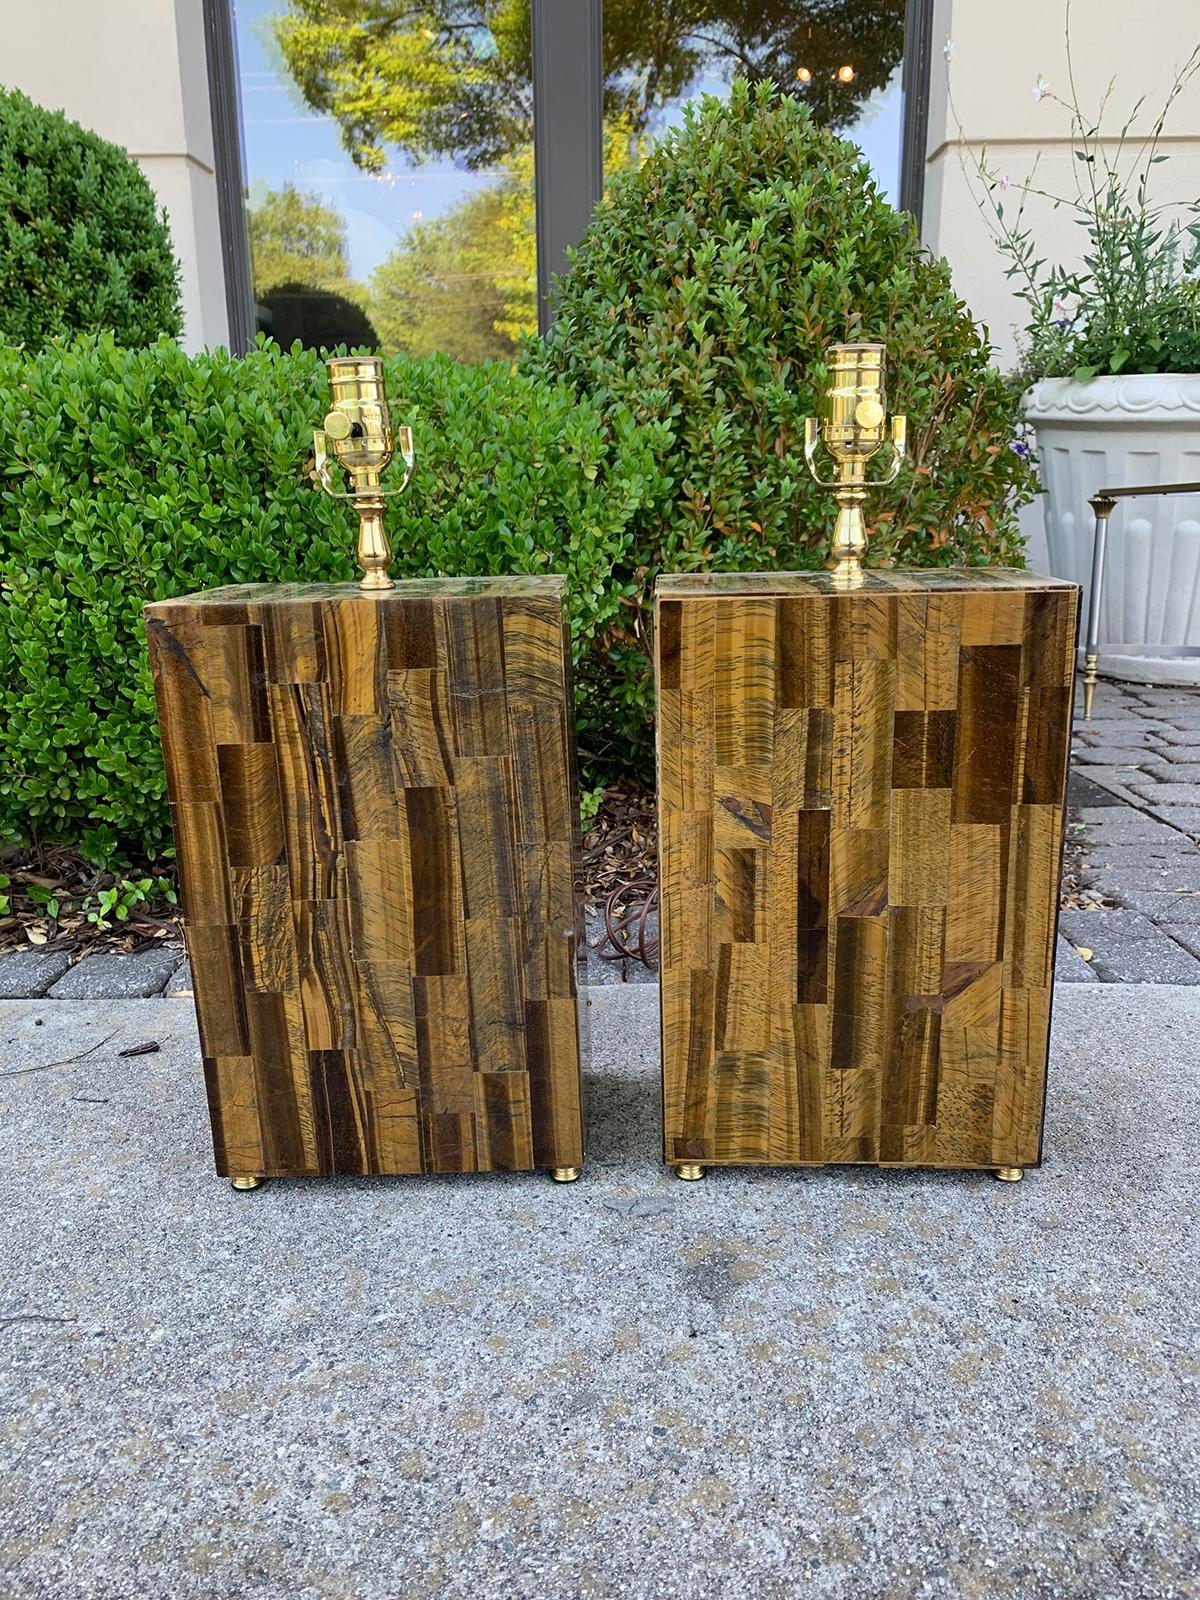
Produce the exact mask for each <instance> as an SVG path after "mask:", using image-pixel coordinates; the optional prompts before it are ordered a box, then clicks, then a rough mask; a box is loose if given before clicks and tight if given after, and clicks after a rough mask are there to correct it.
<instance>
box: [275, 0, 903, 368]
mask: <svg viewBox="0 0 1200 1600" xmlns="http://www.w3.org/2000/svg"><path fill="white" fill-rule="evenodd" d="M275 32H276V37H277V39H278V42H279V45H280V47H281V49H282V52H283V56H284V59H285V61H286V62H287V65H288V68H289V70H290V72H291V73H292V76H293V77H294V78H295V80H296V83H297V84H298V86H299V88H300V90H301V92H302V93H303V95H304V97H305V99H306V100H307V101H308V103H309V105H311V106H312V107H313V108H314V109H316V110H319V111H323V112H326V113H328V114H329V115H330V116H332V117H333V118H334V120H335V121H336V122H337V124H338V126H339V129H340V131H341V137H342V142H343V144H344V146H345V148H346V150H347V152H348V153H349V155H350V157H351V159H352V160H353V161H354V163H355V164H356V165H357V166H358V167H360V168H361V169H363V170H364V171H368V172H371V171H380V170H382V169H383V168H384V167H385V166H386V163H387V155H386V147H387V146H394V147H396V148H398V149H399V150H402V151H403V152H405V154H406V155H408V156H409V158H410V159H412V160H415V161H427V160H431V159H443V160H445V159H449V160H452V161H454V162H455V163H457V164H459V165H460V166H462V167H465V168H467V169H468V170H473V171H486V170H488V169H489V168H493V167H497V166H499V167H503V168H506V169H508V171H509V172H512V171H514V170H518V171H521V172H522V173H524V172H525V171H527V170H528V167H529V160H528V152H529V147H530V144H531V140H532V119H533V94H532V85H531V81H530V74H531V61H532V44H531V37H530V4H529V0H423V3H417V4H412V3H409V0H289V8H288V10H287V11H286V12H285V13H284V14H283V15H282V16H280V17H279V18H278V19H277V20H276V23H275ZM604 35H605V38H604V49H605V118H606V124H607V128H608V130H609V139H608V150H609V158H608V163H607V164H608V166H609V169H610V170H611V169H612V168H613V167H614V166H620V165H622V164H623V163H624V162H625V161H628V160H629V159H634V158H636V151H637V149H638V146H639V143H640V141H641V139H642V138H643V137H644V136H645V135H646V134H647V133H649V132H652V131H653V130H654V128H655V125H656V123H657V122H658V121H659V120H661V118H662V116H663V114H664V112H665V111H666V110H667V108H669V107H670V105H671V104H672V102H675V101H678V99H679V98H680V97H681V96H684V95H686V94H687V93H688V92H689V91H692V90H693V89H694V86H695V85H696V84H697V83H698V82H701V81H702V80H704V79H708V78H713V77H716V78H723V79H728V78H729V77H731V76H733V75H738V76H742V77H747V78H751V79H757V78H762V77H771V78H774V79H775V81H776V82H777V83H780V84H782V85H785V86H787V87H790V88H792V89H793V90H794V91H795V92H797V93H798V94H799V95H801V96H802V98H804V99H805V100H806V101H807V102H808V104H809V105H810V106H811V109H812V112H813V116H814V117H815V118H816V120H817V121H818V122H820V123H822V124H824V125H827V126H830V127H835V128H844V127H848V126H850V125H851V124H852V123H853V122H854V121H855V119H856V118H857V116H858V114H859V112H860V110H861V108H862V105H863V102H864V100H865V99H866V98H867V96H868V95H870V94H872V93H873V92H874V91H875V90H877V89H881V88H882V87H883V86H884V85H885V84H886V83H887V81H888V79H889V78H890V77H891V75H892V72H893V71H894V70H895V68H896V66H897V65H898V64H899V62H900V58H901V52H902V47H903V36H904V0H807V3H805V0H605V4H604ZM843 69H844V70H843ZM513 183H514V180H513V178H511V177H506V178H502V179H501V180H500V184H501V185H503V186H506V188H507V193H506V196H505V201H504V208H503V209H504V211H505V214H506V217H507V224H506V226H504V227H500V228H498V227H496V226H495V214H496V208H495V207H492V208H490V209H489V207H487V206H480V205H478V204H477V198H476V199H473V200H470V201H468V202H466V203H465V206H464V208H463V209H464V211H466V212H467V214H466V215H465V216H463V217H461V218H459V219H457V220H456V221H455V222H454V223H453V224H452V225H450V226H448V227H439V228H437V229H435V230H432V231H430V232H428V233H422V232H420V230H418V232H417V233H416V235H415V236H414V235H410V236H409V238H408V241H407V245H408V247H409V248H411V249H414V250H416V251H418V252H419V253H420V255H421V258H422V260H421V274H423V275H424V276H425V277H426V278H427V277H428V270H429V262H430V256H431V251H430V246H431V245H432V244H434V243H436V244H437V246H438V247H439V248H440V249H441V250H444V251H447V252H448V255H447V257H446V260H445V263H444V269H443V273H442V275H441V280H440V281H439V284H438V286H437V290H436V293H432V295H431V298H432V299H433V300H435V301H436V303H437V309H436V327H433V326H431V327H430V328H425V329H416V330H414V338H413V340H412V341H411V343H406V347H411V348H413V349H417V348H428V347H429V346H430V341H431V340H433V339H442V340H443V346H442V347H443V348H445V343H444V340H445V338H446V337H447V335H446V329H447V327H452V326H453V322H454V315H453V300H454V292H455V291H454V289H453V285H454V284H455V283H457V284H459V285H461V286H462V288H463V292H464V293H466V294H468V295H470V296H471V303H470V304H469V305H467V304H464V306H463V325H464V328H465V327H466V326H468V325H469V326H470V328H471V330H472V332H471V337H470V339H469V341H468V342H469V345H470V353H471V355H472V356H476V357H477V356H478V355H479V354H481V353H485V354H486V353H491V354H496V355H503V354H506V353H510V352H511V350H512V348H513V337H514V335H515V334H516V333H517V332H519V330H520V329H521V328H522V327H524V326H527V325H528V322H527V313H528V308H529V305H530V304H531V301H530V298H529V295H528V292H527V288H520V289H519V290H518V292H517V295H516V300H515V301H514V300H513V298H512V289H513V277H514V270H515V269H516V268H517V263H518V262H519V261H522V260H524V261H526V262H528V261H531V260H532V251H531V250H530V249H529V248H528V247H527V246H524V245H523V246H521V247H519V248H517V249H516V250H515V253H514V254H513V255H511V256H510V257H509V259H507V260H495V261H494V268H495V271H494V278H495V280H496V281H495V282H484V281H482V280H481V279H480V277H479V274H480V272H481V270H482V271H484V274H485V278H487V277H488V276H489V273H488V269H487V268H486V260H487V257H488V251H489V250H492V251H494V250H496V249H497V248H500V249H503V248H504V246H505V244H506V242H507V244H508V245H509V246H512V245H513V242H514V237H515V236H514V231H513V226H512V223H513V217H514V214H515V213H516V212H517V211H521V210H523V213H524V214H523V218H522V226H523V227H525V228H527V229H528V230H529V231H530V232H532V228H533V203H532V194H531V193H530V194H529V195H528V197H527V200H526V202H525V203H524V205H523V207H522V203H521V201H520V200H519V199H518V197H517V196H516V195H515V194H514V193H513ZM471 208H473V210H472V209H471ZM440 220H441V222H443V223H445V222H446V221H447V219H446V218H443V219H440ZM405 248H406V242H405V241H401V246H400V248H399V250H398V252H394V253H393V256H392V257H391V258H390V259H389V263H387V264H386V267H387V270H385V269H384V268H381V269H380V270H379V272H378V273H377V274H376V288H377V292H382V291H381V290H380V288H379V286H380V284H381V283H387V282H389V281H391V282H393V283H397V282H399V281H400V280H404V282H405V293H404V296H403V302H404V303H403V312H404V317H405V318H406V319H411V318H413V317H417V318H418V319H419V318H420V316H421V311H420V300H421V297H420V295H419V294H414V293H413V292H412V291H413V288H414V283H415V279H414V274H413V273H412V272H408V271H406V270H405V269H404V268H403V267H401V266H399V265H398V264H397V256H398V255H403V254H404V253H405ZM412 265H413V266H414V267H415V266H416V263H415V262H414V263H412ZM418 276H419V275H418ZM497 295H498V296H499V299H498V300H497ZM493 303H495V304H497V305H498V307H499V310H498V314H497V315H496V316H495V318H494V319H493V322H494V326H493V328H492V332H491V334H490V335H488V336H486V337H482V338H481V320H480V319H481V315H485V314H486V308H487V307H488V306H489V305H491V304H493ZM397 309H398V307H395V306H393V307H392V314H391V315H390V316H389V314H388V311H387V309H386V308H385V309H383V310H381V311H379V312H378V313H377V315H376V322H377V324H379V325H380V326H382V325H384V324H386V325H387V326H388V328H389V330H392V338H393V339H399V338H401V337H402V336H403V335H402V333H401V331H400V318H399V317H398V316H397V315H396V314H395V312H396V310H397ZM492 341H494V346H493V345H492ZM389 342H391V341H389ZM484 347H489V348H484ZM464 353H465V352H464Z"/></svg>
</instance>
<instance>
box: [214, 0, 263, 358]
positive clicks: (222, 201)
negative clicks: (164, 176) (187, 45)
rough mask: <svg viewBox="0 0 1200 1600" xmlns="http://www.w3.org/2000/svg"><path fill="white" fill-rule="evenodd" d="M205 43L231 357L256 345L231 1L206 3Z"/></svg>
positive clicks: (243, 352) (218, 0) (217, 0)
mask: <svg viewBox="0 0 1200 1600" xmlns="http://www.w3.org/2000/svg"><path fill="white" fill-rule="evenodd" d="M204 41H205V47H206V50H207V55H208V100H209V110H210V113H211V116H212V135H213V165H214V169H215V172H216V180H217V215H218V218H219V223H220V229H221V259H222V262H223V264H224V268H225V307H226V311H227V313H228V319H229V349H230V353H231V354H232V355H235V356H241V355H245V353H246V351H247V350H250V349H252V348H253V346H254V335H255V316H254V287H253V281H252V278H251V272H250V234H249V229H248V227H247V223H246V186H245V180H244V177H243V173H242V139H241V110H240V105H239V96H238V72H237V46H236V44H235V42H234V36H233V9H232V4H231V0H204Z"/></svg>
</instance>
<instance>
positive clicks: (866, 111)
mask: <svg viewBox="0 0 1200 1600" xmlns="http://www.w3.org/2000/svg"><path fill="white" fill-rule="evenodd" d="M604 48H605V120H606V132H607V138H606V143H605V152H606V155H605V166H606V170H608V171H609V172H612V171H614V170H616V169H617V168H618V167H620V166H621V165H623V164H624V163H625V162H626V161H628V160H630V159H635V160H636V159H637V151H638V149H639V148H640V142H641V141H642V140H643V139H644V138H645V137H646V136H653V135H654V134H657V133H660V132H661V131H662V130H663V129H664V128H667V127H671V126H674V125H675V124H677V123H678V122H679V121H680V120H681V116H682V111H683V107H684V106H685V105H686V103H687V102H688V101H689V100H691V99H694V98H695V97H696V96H698V95H701V94H717V95H722V96H724V95H725V94H727V93H728V90H729V84H730V81H731V80H732V79H733V78H734V77H735V76H740V77H746V78H749V79H750V80H751V81H754V80H756V79H759V78H772V79H774V81H775V82H776V83H778V84H779V85H780V86H781V87H782V88H785V89H789V90H790V91H792V92H793V93H795V94H797V95H798V96H800V98H801V99H803V100H804V101H805V102H806V103H807V104H808V105H809V106H810V107H811V109H812V113H813V116H814V117H815V118H816V120H817V121H818V122H819V123H820V124H821V125H822V126H824V127H830V128H834V129H836V130H837V131H838V132H840V133H844V134H845V135H846V137H847V138H850V139H852V140H853V141H854V142H855V143H856V144H858V145H861V146H862V149H863V152H864V154H865V155H866V157H867V159H868V161H869V162H870V164H871V168H872V170H873V172H874V173H875V176H876V179H877V180H878V182H879V185H880V188H881V189H882V191H883V193H884V194H885V195H886V196H887V197H888V199H890V200H891V201H892V202H893V204H895V203H896V202H897V201H898V197H899V188H900V143H901V94H900V64H901V58H902V56H903V51H904V0H814V3H811V4H807V5H806V4H798V3H795V0H760V3H757V4H756V3H754V0H683V3H680V0H605V5H604Z"/></svg>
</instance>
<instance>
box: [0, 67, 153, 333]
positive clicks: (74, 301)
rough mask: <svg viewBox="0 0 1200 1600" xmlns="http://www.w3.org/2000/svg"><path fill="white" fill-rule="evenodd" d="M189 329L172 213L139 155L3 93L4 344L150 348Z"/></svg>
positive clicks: (0, 282) (0, 226)
mask: <svg viewBox="0 0 1200 1600" xmlns="http://www.w3.org/2000/svg"><path fill="white" fill-rule="evenodd" d="M48 47H49V48H52V45H48ZM182 327H183V319H182V316H181V313H180V308H179V268H178V266H177V264H176V261H175V253H174V251H173V249H172V247H171V234H170V230H169V229H168V227H167V221H166V213H165V212H164V213H162V214H161V215H160V214H159V210H158V202H157V201H156V200H155V197H154V190H153V189H152V188H151V187H150V184H149V182H148V181H147V179H146V176H145V174H144V173H143V172H142V171H141V169H140V168H139V167H138V165H137V163H136V162H135V161H133V160H132V159H131V157H130V156H128V155H127V154H126V152H125V151H124V150H122V149H121V148H120V146H119V145H115V144H110V143H109V141H108V140H107V139H101V138H100V137H99V136H98V135H97V134H94V133H91V132H89V131H88V129H86V128H83V127H80V125H79V123H78V122H71V121H70V120H69V119H68V118H67V117H65V116H64V115H63V114H62V112H61V111H46V110H43V108H42V107H41V106H35V105H34V103H33V102H32V100H30V99H29V98H28V96H27V95H23V94H22V93H21V92H20V91H19V90H16V89H12V90H5V89H0V344H12V345H23V346H24V347H25V348H26V349H28V350H40V349H41V348H42V347H43V346H44V345H46V344H48V343H49V342H50V340H52V339H70V338H72V337H73V336H74V335H75V334H80V333H100V332H104V331H107V332H110V333H112V335H113V336H114V337H115V339H116V340H117V343H118V344H124V345H147V344H152V343H153V342H154V340H155V339H157V338H159V336H160V335H162V334H173V335H178V334H179V332H180V331H181V329H182Z"/></svg>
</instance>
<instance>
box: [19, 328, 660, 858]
mask: <svg viewBox="0 0 1200 1600" xmlns="http://www.w3.org/2000/svg"><path fill="white" fill-rule="evenodd" d="M388 382H389V387H390V393H391V395H392V396H393V402H394V410H395V413H396V415H397V418H398V419H400V418H402V419H404V420H408V421H411V422H412V423H413V425H414V427H415V432H416V449H417V468H416V471H415V473H414V476H413V481H412V484H411V485H410V487H409V490H408V493H407V494H406V495H405V496H404V497H403V498H401V499H399V500H397V501H393V502H392V503H391V510H390V512H389V527H390V530H391V534H392V538H393V542H394V545H395V548H396V552H397V559H396V563H395V566H394V568H393V570H394V572H395V573H396V574H397V575H398V576H407V577H422V576H435V575H438V574H442V573H454V574H481V573H500V572H514V571H515V572H557V571H562V572H566V573H567V574H568V575H569V577H570V580H571V595H572V605H573V608H574V614H573V630H574V650H575V656H576V661H577V668H578V671H577V678H578V682H577V700H578V718H577V725H578V732H579V742H580V745H581V748H582V750H583V751H584V753H585V756H586V757H587V758H588V759H589V760H590V761H591V762H592V763H593V765H594V764H596V763H601V764H603V763H604V762H606V761H609V762H611V761H612V760H613V759H614V752H615V751H623V750H624V749H625V747H626V746H627V744H628V741H629V737H630V735H629V730H630V729H635V730H638V731H639V732H640V729H641V727H642V725H643V723H644V718H645V688H644V684H643V682H642V677H641V672H642V659H641V656H640V655H639V653H638V650H637V647H636V641H635V642H634V644H632V645H626V646H624V647H622V645H621V644H620V642H619V641H620V639H623V638H625V636H626V634H627V632H628V630H627V629H626V628H625V626H624V624H623V622H622V618H623V614H624V611H625V609H626V607H627V606H629V605H631V604H633V603H634V601H635V600H636V581H635V580H634V578H633V577H632V576H631V573H632V568H633V561H632V557H631V552H630V532H629V529H630V524H631V521H632V519H633V517H634V516H635V514H636V513H637V512H638V510H639V509H640V507H641V506H642V504H643V502H644V501H646V500H647V499H650V498H653V497H655V496H656V495H661V486H660V485H659V484H658V483H657V481H656V467H655V459H656V456H657V454H658V452H659V444H660V441H657V440H656V438H655V434H654V429H653V428H646V427H644V426H638V425H637V424H635V423H633V422H632V421H631V419H630V418H629V416H628V415H627V414H625V415H622V414H619V413H617V412H614V411H613V410H612V409H611V408H610V409H609V411H608V412H607V414H606V415H602V414H601V411H600V408H599V407H598V406H597V405H595V404H594V403H593V402H591V401H590V400H588V399H586V398H583V399H580V398H578V397H576V396H575V395H574V393H573V392H572V391H571V390H569V389H568V388H567V387H566V386H565V385H562V384H555V383H544V382H542V381H540V380H539V379H536V378H533V377H529V376H527V375H524V374H521V373H518V372H514V371H512V370H511V369H510V368H509V367H508V366H505V365H502V364H493V365H488V366H482V367H474V368H471V367H460V366H456V365H455V364H454V363H453V362H452V361H450V360H449V359H447V358H444V357H434V358H432V359H429V360H426V361H420V362H417V361H411V360H407V359H403V358H400V359H396V360H393V361H391V362H389V365H388ZM326 396H327V387H326V379H325V370H324V366H323V363H322V361H321V358H320V357H319V356H318V355H316V354H313V353H311V352H308V351H303V350H300V349H299V348H298V347H297V348H295V349H293V350H292V351H291V352H289V353H281V352H280V351H279V350H278V349H276V348H275V347H274V346H271V345H266V346H263V347H261V348H260V349H259V350H257V351H256V352H254V353H252V354H251V355H250V356H248V357H247V358H245V359H243V360H240V361H239V360H234V359H232V358H231V357H230V356H228V355H227V354H226V353H225V352H224V351H216V352H213V353H211V354H207V355H202V356H197V357H193V358H188V357H187V356H185V355H184V354H183V353H182V352H181V351H180V350H179V349H178V348H177V347H176V346H175V345H174V344H173V343H171V342H169V341H166V340H164V341H162V342H161V343H159V344H157V345H155V346H153V347H151V348H149V349H146V350H128V349H120V348H118V347H117V346H116V344H114V343H113V341H112V340H111V339H108V338H100V339H88V340H83V341H80V342H78V343H77V344H75V345H73V346H52V347H51V348H49V349H48V350H46V351H44V352H43V353H41V354H40V355H34V356H27V355H23V354H21V353H20V352H18V351H15V350H3V349H0V451H2V456H0V684H3V685H4V691H3V693H4V701H3V712H2V714H0V841H3V842H15V841H24V840H26V839H28V838H29V837H31V836H38V837H41V838H43V839H47V840H55V839H59V840H66V841H69V842H71V843H79V842H81V841H82V843H83V845H84V847H85V849H86V850H87V852H88V853H89V854H90V855H91V856H92V858H93V859H95V860H97V861H107V860H109V859H114V858H119V857H121V856H122V855H140V856H146V857H153V856H155V855H156V854H157V853H158V852H159V851H161V850H162V849H163V848H164V847H165V846H166V844H167V842H168V840H169V831H168V820H167V809H166V803H165V796H164V783H163V773H162V763H161V754H160V750H159V744H158V736H157V730H156V726H155V720H154V699H153V690H152V684H151V679H150V673H149V668H148V664H147V659H146V652H145V646H144V640H143V633H142V608H143V606H144V605H145V603H146V602H147V601H148V600H152V599H158V598H161V597H165V596H169V595H177V594H183V593H187V592H189V591H191V590H195V589H203V588H208V587H212V586H215V585H218V584H225V583H243V582H263V581H276V580H278V581H288V580H296V579H307V580H316V579H346V580H349V579H352V578H354V577H356V576H357V569H356V568H355V566H354V564H353V553H354V548H355V540H356V529H357V524H356V522H355V519H354V517H353V514H352V512H351V511H350V510H349V508H348V507H347V506H346V505H345V504H344V502H337V503H335V502H333V501H331V500H329V499H328V498H327V497H326V496H324V495H323V494H321V493H319V492H318V491H317V490H316V489H314V487H313V485H312V480H311V477H310V476H309V475H308V470H309V468H310V467H311V461H310V460H309V451H310V447H311V439H312V429H313V427H314V426H316V425H317V424H318V423H319V421H320V418H321V416H322V414H323V412H324V410H325V407H326ZM614 640H617V641H618V642H617V643H615V644H614V642H613V641H614Z"/></svg>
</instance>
